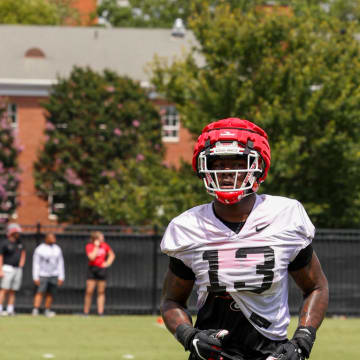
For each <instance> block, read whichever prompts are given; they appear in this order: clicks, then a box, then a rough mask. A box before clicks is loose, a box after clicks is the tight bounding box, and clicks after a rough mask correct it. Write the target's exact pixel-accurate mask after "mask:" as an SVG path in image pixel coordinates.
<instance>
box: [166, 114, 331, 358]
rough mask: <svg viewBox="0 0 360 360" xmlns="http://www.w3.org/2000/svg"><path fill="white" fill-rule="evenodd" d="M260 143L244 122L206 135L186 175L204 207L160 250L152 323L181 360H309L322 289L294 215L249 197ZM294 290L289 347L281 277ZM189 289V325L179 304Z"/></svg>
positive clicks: (305, 223) (278, 201)
mask: <svg viewBox="0 0 360 360" xmlns="http://www.w3.org/2000/svg"><path fill="white" fill-rule="evenodd" d="M270 160H271V156H270V147H269V143H268V137H267V134H266V133H265V131H264V130H263V129H261V128H260V127H259V126H257V125H255V124H253V123H252V122H250V121H247V120H241V119H237V118H228V119H223V120H219V121H216V122H213V123H211V124H209V125H207V126H206V127H205V128H204V129H203V131H202V134H201V135H200V136H199V138H198V140H197V143H196V146H195V149H194V155H193V168H194V170H195V171H196V172H197V174H198V176H199V177H200V178H201V179H202V180H203V182H204V185H205V189H206V191H207V192H208V193H209V194H211V195H213V196H214V197H215V198H214V201H213V202H211V203H209V204H205V205H200V206H197V207H194V208H192V209H190V210H188V211H185V212H184V213H182V214H181V215H179V216H177V217H176V218H174V219H173V220H172V221H171V222H170V224H169V225H168V227H167V229H166V232H165V234H164V237H163V239H162V242H161V250H162V251H163V252H164V253H165V254H167V255H168V256H169V259H170V261H169V269H168V271H167V274H166V276H165V281H164V286H163V293H162V300H161V307H160V308H161V314H162V317H163V320H164V322H165V324H166V327H167V328H168V330H169V331H170V332H171V333H172V334H174V335H175V337H176V339H177V340H178V341H179V342H180V343H181V344H182V345H183V346H184V349H185V350H189V351H190V359H191V360H200V359H201V360H209V359H214V360H221V359H224V360H226V359H245V360H265V359H281V360H302V359H305V358H309V356H310V353H311V349H312V347H313V344H314V341H315V338H316V331H317V329H318V328H319V326H320V324H321V322H322V320H323V318H324V316H325V312H326V309H327V306H328V283H327V279H326V277H325V275H324V273H323V271H322V269H321V265H320V263H319V260H318V257H317V256H316V254H315V252H314V250H313V247H312V245H311V242H312V239H313V237H314V232H315V229H314V226H313V224H312V223H311V221H310V219H309V217H308V215H307V214H306V211H305V210H304V208H303V206H302V205H301V204H300V203H299V202H298V201H297V200H293V199H289V198H285V197H280V196H271V195H257V194H256V192H257V190H258V189H259V186H260V184H261V183H262V182H263V181H264V180H265V179H266V176H267V174H268V170H269V167H270ZM289 274H290V275H291V277H292V278H293V279H294V280H295V283H296V284H297V285H298V286H299V288H300V289H301V290H302V292H303V295H304V301H303V304H302V306H301V311H300V316H299V323H298V327H297V329H296V331H295V333H294V335H293V337H292V338H291V339H290V340H289V339H287V327H288V325H289V321H290V315H289V308H288V276H289ZM194 285H195V286H196V288H197V294H198V299H197V307H198V313H197V320H196V323H195V325H194V326H193V325H192V321H191V317H190V316H189V314H188V311H187V307H186V303H187V300H188V298H189V296H190V294H191V291H192V289H193V286H194Z"/></svg>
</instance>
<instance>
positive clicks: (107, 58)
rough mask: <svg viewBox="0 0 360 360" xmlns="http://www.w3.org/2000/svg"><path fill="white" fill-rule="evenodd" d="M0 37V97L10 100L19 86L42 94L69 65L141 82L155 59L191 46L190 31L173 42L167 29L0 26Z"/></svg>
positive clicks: (145, 80)
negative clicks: (108, 71)
mask: <svg viewBox="0 0 360 360" xmlns="http://www.w3.org/2000/svg"><path fill="white" fill-rule="evenodd" d="M0 38H1V50H0V55H1V56H0V95H16V91H15V89H20V87H21V88H22V89H23V90H24V89H28V90H29V91H30V94H33V89H34V88H37V89H40V88H43V89H45V90H46V89H47V88H48V87H49V86H50V85H51V84H53V83H55V82H56V79H57V77H58V76H60V77H68V76H69V74H70V72H71V70H72V68H73V66H75V65H77V66H81V67H85V66H89V67H90V68H91V69H92V70H95V71H102V70H104V69H105V68H106V69H111V70H113V71H116V72H117V73H118V74H119V75H127V76H129V77H131V78H132V79H134V80H139V81H141V82H143V83H144V82H147V81H148V76H147V75H146V73H145V71H144V69H145V66H146V65H147V64H148V63H149V62H150V61H151V60H153V58H154V55H155V54H157V55H158V56H160V57H165V58H168V59H169V60H172V59H174V57H180V56H182V54H183V53H184V52H186V51H189V50H190V47H191V46H192V45H194V44H195V43H196V40H195V38H194V35H193V34H192V32H191V31H187V32H186V35H185V36H184V37H174V36H171V29H141V28H99V27H70V26H69V27H65V26H24V25H0ZM29 50H31V51H29ZM42 53H43V54H42ZM26 54H27V55H26ZM42 55H44V56H42ZM197 60H199V61H200V58H198V59H197ZM9 91H10V92H13V93H7V94H4V92H9ZM14 91H15V92H14ZM45 92H47V91H45ZM25 95H26V94H25ZM44 95H45V93H44Z"/></svg>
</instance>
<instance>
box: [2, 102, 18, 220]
mask: <svg viewBox="0 0 360 360" xmlns="http://www.w3.org/2000/svg"><path fill="white" fill-rule="evenodd" d="M6 107H7V102H6V99H4V98H2V99H1V98H0V149H1V151H0V213H2V214H7V215H8V216H11V215H12V214H13V213H14V212H15V210H16V207H17V206H18V205H19V202H18V201H17V200H16V191H17V189H18V186H19V183H20V168H19V166H18V160H17V158H18V155H19V153H20V151H21V147H20V146H19V145H18V144H17V143H16V138H15V134H14V130H13V128H12V126H11V124H10V120H9V118H8V116H7V111H6ZM3 220H4V218H1V220H0V221H3Z"/></svg>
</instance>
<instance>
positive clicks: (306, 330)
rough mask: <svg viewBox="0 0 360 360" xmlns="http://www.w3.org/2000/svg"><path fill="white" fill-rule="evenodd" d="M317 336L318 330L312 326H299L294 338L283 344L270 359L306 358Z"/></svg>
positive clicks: (296, 359) (289, 359)
mask: <svg viewBox="0 0 360 360" xmlns="http://www.w3.org/2000/svg"><path fill="white" fill-rule="evenodd" d="M315 338H316V330H315V328H313V327H311V326H299V327H298V328H297V329H296V331H295V333H294V336H293V338H292V339H291V340H290V341H288V342H286V343H284V344H281V345H280V346H279V347H278V348H277V349H276V351H275V354H273V355H272V357H269V358H268V360H272V359H276V360H304V359H307V358H308V357H309V356H310V353H311V349H312V347H313V344H314V341H315Z"/></svg>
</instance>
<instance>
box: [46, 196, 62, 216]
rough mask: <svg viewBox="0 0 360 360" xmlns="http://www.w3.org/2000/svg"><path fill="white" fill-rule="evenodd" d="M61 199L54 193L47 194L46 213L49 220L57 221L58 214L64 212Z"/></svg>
mask: <svg viewBox="0 0 360 360" xmlns="http://www.w3.org/2000/svg"><path fill="white" fill-rule="evenodd" d="M63 200H64V199H63V197H62V196H59V195H57V194H54V193H49V196H48V213H49V219H50V220H57V218H58V215H59V213H61V212H63V211H64V210H65V207H66V206H65V203H64V201H63Z"/></svg>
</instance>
